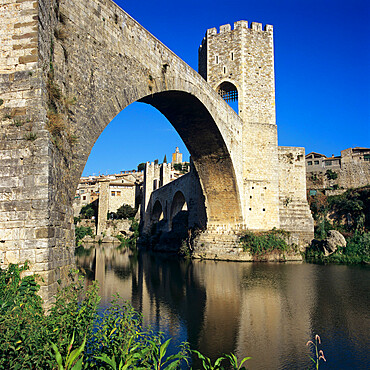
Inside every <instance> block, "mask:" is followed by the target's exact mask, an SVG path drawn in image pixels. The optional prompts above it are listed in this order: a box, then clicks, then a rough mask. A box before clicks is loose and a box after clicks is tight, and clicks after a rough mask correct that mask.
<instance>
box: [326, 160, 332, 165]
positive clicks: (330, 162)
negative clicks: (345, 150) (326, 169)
mask: <svg viewBox="0 0 370 370" xmlns="http://www.w3.org/2000/svg"><path fill="white" fill-rule="evenodd" d="M332 163H333V162H332V161H326V162H325V166H331V165H332Z"/></svg>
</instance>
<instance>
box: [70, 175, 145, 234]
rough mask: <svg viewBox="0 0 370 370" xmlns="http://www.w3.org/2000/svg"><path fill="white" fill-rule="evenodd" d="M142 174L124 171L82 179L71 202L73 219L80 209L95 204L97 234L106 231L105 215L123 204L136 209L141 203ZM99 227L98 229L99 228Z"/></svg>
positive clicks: (115, 210)
mask: <svg viewBox="0 0 370 370" xmlns="http://www.w3.org/2000/svg"><path fill="white" fill-rule="evenodd" d="M143 177H144V176H143V173H142V172H136V171H133V172H130V171H126V172H124V173H120V174H113V175H107V176H89V177H82V178H81V179H80V183H79V185H78V187H77V190H76V195H75V199H74V202H73V211H74V215H75V217H78V216H79V214H80V211H81V208H82V207H83V206H85V205H87V204H91V203H95V206H96V207H97V209H98V212H97V214H98V219H97V220H96V223H97V225H96V226H97V234H100V233H101V232H103V230H104V231H105V230H106V228H107V227H106V225H105V224H106V221H107V214H108V213H111V212H117V210H118V208H120V207H121V206H122V205H123V204H128V205H129V206H131V207H132V208H136V209H138V208H139V207H140V201H141V187H142V183H143ZM99 225H100V228H99Z"/></svg>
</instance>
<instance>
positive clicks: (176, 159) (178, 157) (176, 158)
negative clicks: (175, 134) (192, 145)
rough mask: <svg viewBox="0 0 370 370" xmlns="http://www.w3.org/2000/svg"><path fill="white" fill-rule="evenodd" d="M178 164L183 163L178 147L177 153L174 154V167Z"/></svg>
mask: <svg viewBox="0 0 370 370" xmlns="http://www.w3.org/2000/svg"><path fill="white" fill-rule="evenodd" d="M177 163H182V153H180V149H179V147H178V146H177V147H176V149H175V153H172V166H173V165H174V164H177Z"/></svg>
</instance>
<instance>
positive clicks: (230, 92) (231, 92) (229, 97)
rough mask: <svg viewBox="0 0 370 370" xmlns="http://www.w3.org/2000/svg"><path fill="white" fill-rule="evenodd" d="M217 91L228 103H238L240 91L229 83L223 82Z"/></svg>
mask: <svg viewBox="0 0 370 370" xmlns="http://www.w3.org/2000/svg"><path fill="white" fill-rule="evenodd" d="M216 91H217V93H218V95H220V96H221V97H222V98H223V99H224V100H225V101H226V102H228V103H230V102H234V101H238V89H237V88H236V86H235V85H234V84H233V83H231V82H229V81H224V82H222V83H221V84H220V85H219V86H218V87H217V89H216Z"/></svg>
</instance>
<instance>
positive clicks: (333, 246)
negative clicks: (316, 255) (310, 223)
mask: <svg viewBox="0 0 370 370" xmlns="http://www.w3.org/2000/svg"><path fill="white" fill-rule="evenodd" d="M346 246H347V242H346V239H345V238H344V236H343V235H342V234H341V233H340V232H339V231H336V230H330V231H328V236H327V237H326V238H325V239H323V240H317V239H314V240H312V242H311V248H313V249H316V250H319V251H321V252H323V253H324V254H325V256H330V255H331V254H332V253H334V252H335V251H336V250H337V249H338V247H341V248H345V247H346Z"/></svg>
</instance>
